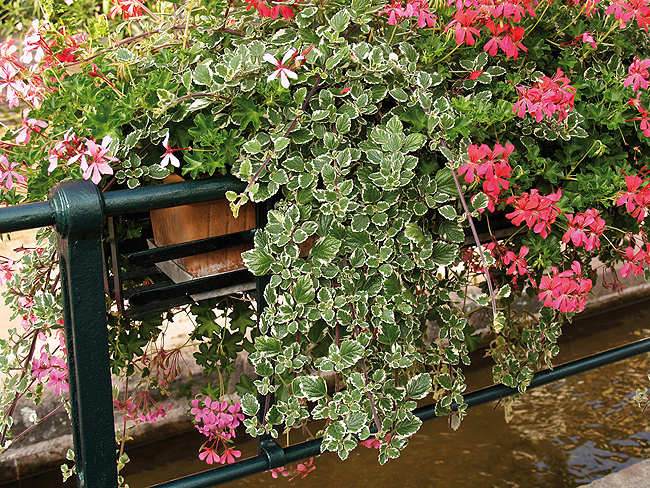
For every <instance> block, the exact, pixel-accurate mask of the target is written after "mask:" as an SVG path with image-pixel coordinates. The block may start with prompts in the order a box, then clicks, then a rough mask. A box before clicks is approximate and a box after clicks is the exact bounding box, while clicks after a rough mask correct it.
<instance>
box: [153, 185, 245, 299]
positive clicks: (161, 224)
mask: <svg viewBox="0 0 650 488" xmlns="http://www.w3.org/2000/svg"><path fill="white" fill-rule="evenodd" d="M178 181H183V178H181V177H180V176H178V175H175V174H171V175H170V176H168V177H167V178H165V179H164V180H163V182H164V183H174V182H178ZM150 213H151V227H152V229H153V234H154V240H153V242H150V247H163V246H171V245H174V244H181V243H185V242H191V241H196V240H199V239H206V238H208V237H216V236H222V235H226V234H233V233H235V232H242V231H245V230H251V229H254V228H255V204H254V203H252V202H249V203H247V204H246V205H244V206H242V207H241V209H240V211H239V217H238V218H236V219H235V218H234V217H233V215H232V212H231V210H230V203H229V202H228V201H227V200H225V199H224V200H214V201H211V202H203V203H194V204H190V205H181V206H178V207H169V208H163V209H160V210H152V211H151V212H150ZM252 247H253V246H252V245H247V246H239V247H233V248H230V249H224V250H221V251H212V252H208V253H203V254H198V255H195V256H188V257H185V258H179V259H175V260H173V261H166V262H163V263H158V264H157V265H156V266H157V267H158V268H159V269H160V270H161V271H162V272H163V273H165V274H166V275H167V276H169V277H170V278H171V279H172V280H173V281H174V282H176V283H180V282H184V281H188V280H191V279H193V278H202V277H206V276H214V275H217V274H220V273H227V272H229V271H237V270H241V269H246V266H245V265H244V261H243V260H242V257H241V253H242V252H244V251H247V250H249V249H251V248H252ZM242 287H243V288H242ZM253 287H254V284H253ZM230 288H237V289H230ZM244 289H252V287H251V286H247V285H240V286H238V287H229V288H228V289H224V290H222V292H219V293H217V294H215V293H212V294H211V296H220V295H225V294H228V293H232V292H235V291H243V290H244ZM193 298H195V299H197V300H198V299H202V298H207V296H201V297H198V298H197V297H194V296H193Z"/></svg>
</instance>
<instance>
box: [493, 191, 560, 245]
mask: <svg viewBox="0 0 650 488" xmlns="http://www.w3.org/2000/svg"><path fill="white" fill-rule="evenodd" d="M561 197H562V190H558V191H557V192H556V193H551V194H549V195H547V196H544V195H540V194H539V192H538V191H537V189H532V190H531V191H530V193H523V194H522V195H521V196H512V197H510V198H508V200H506V203H507V204H508V205H513V206H514V207H515V211H514V212H511V213H509V214H506V217H507V218H509V219H510V220H511V221H512V223H513V224H514V225H521V223H522V222H523V221H524V220H525V221H526V225H528V228H530V229H533V232H535V233H536V234H540V235H541V236H542V237H543V238H546V237H547V236H548V233H549V231H550V230H551V224H553V223H554V222H555V219H556V218H557V216H558V215H560V213H561V211H560V209H559V207H558V206H557V205H554V204H555V203H556V202H557V201H559V200H560V198H561Z"/></svg>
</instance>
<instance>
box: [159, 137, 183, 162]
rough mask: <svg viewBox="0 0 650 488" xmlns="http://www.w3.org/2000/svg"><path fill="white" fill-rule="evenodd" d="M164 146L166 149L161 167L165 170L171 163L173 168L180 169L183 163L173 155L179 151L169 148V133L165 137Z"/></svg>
mask: <svg viewBox="0 0 650 488" xmlns="http://www.w3.org/2000/svg"><path fill="white" fill-rule="evenodd" d="M162 145H163V147H164V148H165V154H163V156H162V160H161V161H160V166H161V167H163V168H164V167H165V166H167V165H168V164H169V163H171V164H172V166H174V167H175V168H178V167H180V165H181V162H180V161H179V160H178V158H177V157H176V156H174V154H173V152H174V151H178V149H172V148H171V147H170V146H169V132H167V135H166V136H165V139H163V143H162Z"/></svg>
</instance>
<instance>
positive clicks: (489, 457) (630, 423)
mask: <svg viewBox="0 0 650 488" xmlns="http://www.w3.org/2000/svg"><path fill="white" fill-rule="evenodd" d="M646 337H650V301H649V300H646V301H644V302H640V303H636V304H633V305H627V306H626V307H624V308H620V309H618V310H611V311H608V312H606V313H602V314H599V315H594V316H588V317H582V318H580V320H575V321H574V323H573V324H571V325H567V326H566V327H565V334H564V336H563V338H562V341H561V342H562V343H561V351H562V352H561V354H560V357H558V358H557V360H556V361H555V364H561V363H562V362H566V361H569V360H572V359H576V358H579V357H583V356H586V355H589V354H594V353H596V352H600V351H602V350H605V349H609V348H612V347H615V346H618V345H622V344H625V343H628V342H632V341H635V340H639V339H642V338H646ZM490 366H491V363H490V360H489V359H488V360H486V359H482V358H481V356H480V354H476V355H475V357H474V358H473V365H472V367H471V368H469V370H468V371H467V373H466V376H467V380H468V384H469V390H468V391H473V390H475V389H478V388H480V387H483V386H486V385H489V384H490V380H491V372H490ZM649 373H650V354H645V355H641V356H637V357H635V358H632V359H629V360H626V361H623V362H620V363H617V364H614V365H610V366H607V367H604V368H601V369H598V370H595V371H592V372H588V373H583V374H581V375H579V376H575V377H572V378H569V379H567V380H565V381H563V382H560V383H556V384H553V385H550V386H547V387H543V388H540V389H537V390H533V391H530V392H528V393H527V395H525V396H524V398H523V399H522V400H520V401H519V402H517V403H516V405H515V407H514V418H513V419H512V420H511V421H510V423H506V422H505V420H504V414H503V409H502V408H497V409H496V410H495V409H494V406H495V405H494V404H492V405H483V406H480V407H476V408H473V409H470V410H469V413H468V416H467V418H466V419H465V420H464V421H463V423H462V424H461V426H460V428H459V430H458V431H457V432H453V431H452V430H450V429H449V428H448V426H447V423H446V421H445V420H443V419H438V420H432V421H430V422H428V423H425V424H424V425H423V426H422V428H421V430H420V431H419V432H418V434H416V435H415V436H414V438H413V439H412V440H411V442H410V444H409V446H408V447H407V449H406V450H405V451H404V453H403V454H402V457H401V458H400V459H397V460H393V461H390V462H389V463H388V464H387V465H386V466H383V467H380V466H379V464H378V463H377V459H376V452H375V451H374V450H372V451H371V450H369V449H366V448H365V447H363V446H359V447H358V448H357V449H356V450H355V451H353V452H352V453H351V455H350V458H349V459H348V460H347V461H345V462H342V461H339V459H338V457H337V456H336V455H335V454H325V455H323V456H320V457H319V458H317V459H315V460H314V464H315V465H316V470H315V471H313V472H312V473H311V474H310V475H309V476H307V477H306V478H305V479H299V478H297V479H295V480H293V481H288V480H287V479H282V478H280V479H273V478H272V477H271V474H270V473H263V474H260V475H257V476H252V477H249V478H246V479H242V480H239V481H235V482H232V483H229V484H227V485H223V486H226V487H233V488H234V487H243V486H264V487H269V488H271V487H280V486H282V487H285V486H293V487H296V488H312V487H313V488H316V487H319V488H320V487H321V486H342V487H346V488H347V487H349V488H356V487H358V488H362V487H375V486H382V487H388V488H393V487H396V488H411V487H414V488H415V487H418V488H420V487H422V486H426V487H431V488H438V487H441V488H442V487H445V488H446V487H451V486H456V487H466V486H471V487H472V488H506V487H510V488H570V487H576V486H580V485H583V484H585V483H589V482H591V481H593V480H595V479H598V478H601V477H603V476H605V475H607V474H609V473H611V472H613V471H617V470H620V469H622V468H625V467H627V466H630V465H632V464H634V463H636V462H638V461H640V460H642V459H648V458H650V410H649V411H647V412H646V413H642V412H641V411H640V410H639V409H638V408H637V407H636V404H635V402H634V401H633V400H632V397H633V396H634V391H635V389H636V388H638V387H641V386H646V387H647V386H648V383H649V382H648V378H647V375H648V374H649ZM296 440H297V439H296ZM202 442H203V439H202V436H201V435H200V434H198V433H196V432H190V433H186V434H182V435H178V436H174V437H171V438H168V439H164V440H162V441H158V442H155V443H152V444H148V445H146V446H142V447H139V448H132V449H130V450H129V454H130V455H131V458H132V462H131V463H130V464H129V465H128V466H127V467H126V468H125V469H124V471H123V474H124V475H125V477H126V481H127V483H128V484H129V485H130V487H131V488H144V487H148V486H151V485H153V484H155V483H160V482H163V481H166V480H169V479H173V478H177V477H180V476H184V475H187V474H192V473H196V472H199V471H203V470H205V468H206V465H205V464H204V463H203V462H202V461H199V459H198V458H197V455H196V453H197V451H198V449H199V447H200V445H201V444H202ZM237 445H238V448H239V449H241V450H242V452H243V455H244V457H246V456H253V455H255V454H256V449H257V447H256V443H255V441H248V442H239V443H238V444H237ZM60 479H61V477H60V473H57V472H54V471H52V472H49V473H43V474H42V475H39V476H37V477H33V478H29V479H25V480H23V481H22V482H14V483H11V484H6V485H0V486H1V487H3V488H26V487H42V488H50V487H52V488H53V487H65V488H74V487H75V483H74V481H73V480H70V481H68V482H67V483H65V484H62V483H61V481H60Z"/></svg>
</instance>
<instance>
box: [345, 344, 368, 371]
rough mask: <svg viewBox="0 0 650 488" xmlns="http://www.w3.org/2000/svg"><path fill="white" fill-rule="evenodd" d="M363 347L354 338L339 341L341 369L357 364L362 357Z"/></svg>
mask: <svg viewBox="0 0 650 488" xmlns="http://www.w3.org/2000/svg"><path fill="white" fill-rule="evenodd" d="M364 351H365V349H364V347H363V346H362V345H361V344H360V343H359V342H357V341H355V340H347V341H343V342H342V343H341V351H340V354H341V369H345V368H350V367H352V366H354V365H355V364H357V361H359V359H361V358H362V357H363V353H364Z"/></svg>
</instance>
